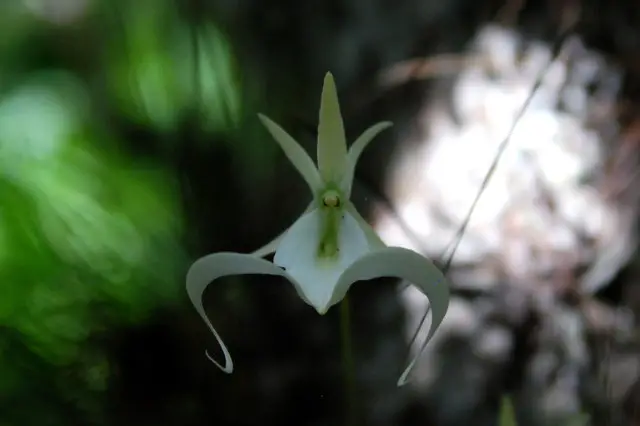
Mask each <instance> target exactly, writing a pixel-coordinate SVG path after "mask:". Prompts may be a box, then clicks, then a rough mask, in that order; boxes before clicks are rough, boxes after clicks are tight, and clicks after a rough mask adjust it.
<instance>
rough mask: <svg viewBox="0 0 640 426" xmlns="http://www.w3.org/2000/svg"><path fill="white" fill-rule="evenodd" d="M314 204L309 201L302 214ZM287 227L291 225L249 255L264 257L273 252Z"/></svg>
mask: <svg viewBox="0 0 640 426" xmlns="http://www.w3.org/2000/svg"><path fill="white" fill-rule="evenodd" d="M314 206H315V203H314V202H313V201H312V202H311V203H309V205H308V206H307V208H306V209H305V210H304V212H303V213H302V214H303V215H304V214H305V213H308V212H310V211H311V209H313V207H314ZM289 229H291V227H289V228H287V229H285V230H284V231H283V232H282V233H281V234H280V235H278V236H277V237H275V238H274V239H273V240H271V241H269V242H268V243H267V244H265V245H264V246H262V247H260V248H259V249H257V250H256V251H254V252H252V253H251V255H252V256H256V257H265V256H268V255H270V254H271V253H273V252H275V251H276V250H277V249H278V245H279V244H280V241H282V237H284V236H285V234H286V233H287V232H289Z"/></svg>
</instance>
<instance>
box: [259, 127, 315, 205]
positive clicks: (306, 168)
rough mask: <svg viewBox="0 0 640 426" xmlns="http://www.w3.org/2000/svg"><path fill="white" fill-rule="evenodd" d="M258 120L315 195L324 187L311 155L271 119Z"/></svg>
mask: <svg viewBox="0 0 640 426" xmlns="http://www.w3.org/2000/svg"><path fill="white" fill-rule="evenodd" d="M258 118H260V121H262V124H264V126H265V127H266V128H267V130H268V131H269V133H271V136H273V138H274V139H275V140H276V142H278V145H280V148H282V150H283V151H284V154H285V155H286V156H287V158H288V159H289V161H290V162H291V164H293V167H295V168H296V170H298V172H299V173H300V174H301V175H302V177H303V178H304V180H305V182H307V185H309V188H311V192H312V193H313V194H315V193H316V192H317V191H318V190H319V189H320V188H321V187H322V179H321V178H320V173H318V169H317V168H316V165H315V164H314V163H313V160H312V159H311V157H309V154H308V153H307V152H306V151H305V150H304V149H303V148H302V146H300V144H299V143H298V142H296V140H295V139H293V138H292V137H291V136H289V134H288V133H287V132H286V131H285V130H284V129H283V128H282V127H280V126H279V125H278V124H277V123H275V122H274V121H272V120H271V119H270V118H269V117H267V116H265V115H262V114H258Z"/></svg>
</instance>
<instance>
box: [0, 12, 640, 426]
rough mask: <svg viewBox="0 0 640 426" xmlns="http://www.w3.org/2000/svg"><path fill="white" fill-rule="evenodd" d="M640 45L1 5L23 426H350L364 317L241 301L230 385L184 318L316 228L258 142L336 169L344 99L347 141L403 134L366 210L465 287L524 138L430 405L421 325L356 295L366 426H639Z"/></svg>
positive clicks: (551, 29) (471, 24)
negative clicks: (209, 271)
mask: <svg viewBox="0 0 640 426" xmlns="http://www.w3.org/2000/svg"><path fill="white" fill-rule="evenodd" d="M639 28H640V4H638V3H636V2H633V1H623V0H616V1H611V2H607V1H604V0H556V1H552V0H485V1H476V0H450V1H447V2H439V1H435V0H395V1H388V0H366V1H365V0H349V1H345V0H324V1H320V0H308V1H306V2H298V1H289V0H261V1H255V0H242V1H231V0H136V1H127V0H110V1H100V0H3V1H1V2H0V274H1V280H0V425H1V426H30V425H38V426H48V425H51V426H58V425H65V426H73V425H123V426H124V425H136V426H140V425H180V426H185V425H194V426H196V425H247V426H249V425H283V424H292V425H339V424H345V419H347V418H348V417H349V416H347V411H348V410H349V408H348V404H347V401H349V398H348V395H346V393H345V388H344V386H343V369H342V365H341V362H342V361H341V360H342V355H341V346H340V331H339V330H340V328H339V327H340V317H339V309H335V308H334V309H332V310H331V311H330V312H329V313H328V314H327V315H325V316H319V315H318V314H317V313H316V312H315V311H314V310H313V309H312V308H311V307H309V306H307V305H305V304H304V302H302V301H301V300H300V299H299V298H298V297H297V295H296V294H295V291H294V289H293V288H292V286H290V285H289V284H287V283H284V282H283V281H282V280H278V279H275V278H268V277H267V278H265V277H235V278H229V279H223V280H220V281H216V283H215V285H212V286H210V288H209V289H208V291H207V292H206V293H205V297H204V300H205V307H206V309H207V311H208V314H209V317H210V318H211V321H212V323H213V324H214V325H215V326H216V327H217V329H218V331H219V332H220V333H221V335H222V337H223V338H224V340H225V342H226V343H227V345H228V346H229V349H230V351H231V354H232V356H233V357H234V361H235V367H236V370H235V372H234V374H232V375H226V374H224V373H222V372H221V371H219V370H218V369H217V368H215V366H214V365H212V364H211V363H210V362H209V361H208V360H207V359H206V357H205V354H204V351H205V349H207V350H209V351H210V352H211V353H213V354H214V356H218V357H219V356H220V353H219V351H218V349H217V348H216V346H215V340H214V339H213V336H211V334H210V333H209V331H208V330H207V328H206V326H205V324H204V323H203V322H202V321H201V319H200V318H199V317H198V315H197V313H196V312H195V310H194V309H193V307H192V306H191V304H190V303H189V301H188V299H187V297H186V291H185V274H186V271H187V269H188V267H189V265H190V263H191V262H193V261H194V260H195V259H196V258H198V257H200V256H203V255H205V254H208V253H211V252H214V251H221V250H225V251H240V252H249V251H252V250H254V249H256V248H258V247H260V246H262V245H263V244H265V243H266V242H267V241H269V240H271V239H272V238H273V237H274V236H275V235H277V234H279V233H280V232H281V231H282V230H283V229H284V228H285V227H286V226H288V225H289V224H290V223H292V221H293V220H294V219H295V218H296V217H297V216H298V215H299V214H300V213H301V212H302V211H303V209H304V208H305V206H306V205H307V203H308V200H309V194H308V193H307V188H306V186H305V184H304V182H303V181H302V179H301V178H299V177H298V175H297V173H296V172H295V170H294V169H293V168H292V167H291V166H290V165H289V164H288V162H287V161H286V159H285V158H284V155H282V153H281V151H280V149H279V148H278V146H277V144H276V143H275V142H274V141H273V140H272V139H271V138H270V136H269V135H268V134H267V133H266V132H265V130H264V129H263V128H261V127H260V125H259V124H258V123H259V122H258V120H257V117H256V114H257V113H258V112H262V113H265V114H267V115H268V116H270V117H271V118H273V119H274V120H275V121H277V122H278V123H280V124H281V125H282V126H283V127H284V128H285V129H287V130H288V131H289V132H290V133H291V134H292V136H294V137H295V138H296V139H297V140H299V141H300V143H302V144H303V145H304V146H305V147H306V148H307V149H309V150H310V152H312V153H313V155H315V153H314V152H313V150H314V147H315V127H316V123H317V117H316V115H317V110H318V104H319V96H320V91H321V85H322V78H323V76H324V74H325V73H326V72H327V71H331V72H332V73H333V74H334V76H335V78H336V81H337V84H338V89H339V92H340V100H341V104H342V108H343V115H344V117H345V122H346V127H347V129H346V130H347V135H348V138H349V140H353V139H354V138H355V137H356V136H357V135H359V134H360V133H361V132H362V131H363V130H364V129H365V128H367V127H368V126H370V125H372V124H373V123H375V122H376V121H380V120H391V121H393V122H394V123H395V126H394V127H393V129H392V130H391V131H387V132H385V133H384V134H382V135H381V136H380V137H379V139H377V140H376V142H375V143H373V144H372V145H371V148H370V149H369V150H368V151H367V152H365V154H364V156H363V159H362V162H361V164H360V167H359V169H358V171H357V183H356V188H355V195H354V197H355V202H356V204H357V205H358V207H359V208H360V209H361V211H362V213H363V215H364V216H365V217H367V218H368V220H370V221H371V223H372V225H373V226H374V227H375V228H376V230H377V231H378V232H379V233H380V235H381V236H382V238H383V239H384V240H385V242H387V243H388V244H391V245H400V246H404V247H410V248H412V249H414V250H417V251H420V252H421V253H423V254H425V255H428V256H429V257H431V258H432V259H434V261H436V262H439V263H440V264H442V265H444V264H445V263H446V261H447V258H448V254H450V252H451V243H452V242H455V241H456V233H457V232H458V230H459V229H460V226H461V225H462V223H463V222H464V219H465V216H466V214H467V213H468V210H469V208H470V207H471V205H472V203H473V201H474V198H475V197H476V195H477V194H478V192H479V191H480V190H481V189H482V188H483V178H484V176H485V174H486V173H487V171H488V170H489V168H490V166H491V163H492V162H493V161H494V160H495V158H496V156H497V155H498V154H499V153H500V149H501V144H502V143H503V142H504V141H505V137H506V136H507V135H509V134H510V135H511V138H510V139H509V140H508V143H507V145H506V149H505V150H504V152H502V155H501V156H500V157H499V162H498V166H497V168H496V169H495V172H494V173H493V175H492V177H491V179H490V180H489V181H488V183H487V184H486V185H484V193H483V195H482V198H481V199H480V202H479V203H478V204H477V206H476V207H475V209H474V213H473V215H472V217H471V220H470V222H469V224H468V226H467V228H466V229H465V231H464V234H463V237H462V239H461V240H460V244H459V247H458V250H457V251H456V253H455V255H454V256H453V258H452V262H451V268H450V270H449V271H448V273H449V276H450V279H451V283H452V292H453V296H452V300H451V305H450V309H449V313H448V315H447V318H446V319H445V322H444V324H443V325H442V327H441V329H440V330H439V332H438V333H437V336H436V338H435V339H434V341H433V342H432V344H430V345H429V347H428V350H427V351H426V354H425V356H424V357H423V358H421V361H420V362H419V364H418V366H417V368H416V371H415V379H414V380H413V381H412V382H411V383H410V384H409V385H407V386H405V387H403V388H397V387H396V380H397V377H398V376H399V374H400V373H401V372H402V370H403V368H404V367H405V365H406V362H407V359H408V357H409V356H410V355H411V353H415V349H411V347H412V345H411V343H412V336H413V334H414V330H415V329H416V327H417V325H418V324H419V323H420V320H421V317H422V315H423V314H424V312H425V309H426V306H427V305H426V302H425V301H424V299H423V297H422V296H421V295H420V294H418V293H417V292H416V291H414V290H412V289H411V287H408V286H407V285H406V284H405V283H398V282H394V281H392V280H383V279H380V280H375V281H371V282H367V283H360V284H358V285H356V286H354V287H353V288H352V290H351V291H350V303H351V308H352V330H351V340H352V345H353V348H354V356H355V369H354V375H355V378H356V387H357V394H356V398H355V400H354V401H355V405H354V406H352V409H353V411H354V412H355V413H356V414H357V417H356V422H355V423H354V424H362V425H365V424H366V425H380V426H382V425H433V426H440V425H442V426H457V425H469V424H473V425H487V426H489V425H496V424H497V422H498V411H499V406H500V400H501V397H502V395H504V394H510V395H511V397H512V399H513V402H514V406H515V412H516V416H517V419H518V424H519V425H521V426H527V425H576V426H577V425H588V424H590V425H598V426H599V425H640V381H639V377H640V328H639V321H640V318H639V315H640V284H638V283H639V280H640V257H639V252H638V247H637V242H638V241H637V239H638V230H637V224H638V200H639V197H638V196H639V195H640V186H638V180H637V171H638V170H639V169H638V165H639V164H640V163H639V162H638V160H639V158H638V152H639V147H638V144H639V143H640V110H639V109H638V107H639V104H640V98H639V97H638V96H640V62H638V58H639V57H640V56H639V53H640V31H639ZM531 95H532V97H531ZM529 98H530V99H529ZM528 99H529V100H528ZM525 104H526V108H524V113H522V110H523V106H524V105H525ZM447 250H449V251H447ZM421 337H424V332H420V333H418V342H417V344H414V345H413V347H417V346H419V343H420V338H421Z"/></svg>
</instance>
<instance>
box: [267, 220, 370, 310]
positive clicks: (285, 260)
mask: <svg viewBox="0 0 640 426" xmlns="http://www.w3.org/2000/svg"><path fill="white" fill-rule="evenodd" d="M322 214H323V212H322V211H320V210H318V209H315V210H312V211H311V212H309V213H307V214H305V215H303V216H302V217H300V219H298V220H297V221H296V222H295V223H294V224H293V226H291V228H290V230H289V232H288V233H287V235H285V236H284V238H283V239H282V240H281V241H280V245H279V246H278V250H277V251H276V254H275V256H274V258H273V262H274V263H275V264H277V265H279V266H282V267H283V268H285V269H286V270H287V272H288V273H289V274H290V275H291V277H292V278H293V280H292V282H293V281H295V282H296V283H298V284H297V285H299V288H298V294H301V296H302V295H304V297H303V300H305V301H306V302H307V303H308V304H310V305H311V306H313V307H314V308H315V309H316V310H317V311H318V312H319V313H320V314H324V313H326V312H327V310H328V309H329V308H330V307H331V306H332V305H333V304H335V303H336V302H337V300H335V298H334V296H333V293H334V289H335V287H336V284H337V283H338V279H339V278H340V274H342V273H343V272H344V271H345V269H347V268H348V267H349V265H351V264H352V263H353V262H355V261H356V260H357V259H359V258H360V257H362V256H363V255H364V254H366V253H367V252H369V246H368V244H367V239H366V236H365V234H364V232H363V231H362V229H361V228H360V226H359V225H358V222H357V221H356V220H355V219H354V218H353V217H352V216H351V214H349V213H348V212H344V215H343V217H342V218H341V219H339V220H340V224H339V228H338V236H337V245H338V248H339V251H338V253H337V254H336V257H335V258H331V259H323V258H320V257H319V256H318V248H319V245H320V239H321V237H322V229H321V225H322V219H323V218H322Z"/></svg>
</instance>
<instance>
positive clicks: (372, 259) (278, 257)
mask: <svg viewBox="0 0 640 426" xmlns="http://www.w3.org/2000/svg"><path fill="white" fill-rule="evenodd" d="M259 117H260V120H261V121H262V123H263V124H264V125H265V127H266V128H267V129H268V130H269V132H270V133H271V135H272V136H273V137H274V139H275V140H276V141H277V142H278V144H279V145H280V147H281V148H282V150H283V151H284V153H285V155H286V156H287V157H288V158H289V161H291V163H292V164H293V166H294V167H295V168H296V169H297V170H298V171H299V172H300V174H301V175H302V177H303V178H304V180H305V181H306V182H307V184H308V185H309V188H310V189H311V193H312V196H313V200H312V202H311V204H310V205H309V206H308V207H307V209H306V211H305V212H304V213H303V214H302V216H301V217H300V218H298V220H296V221H295V222H294V224H293V225H291V227H290V228H289V229H287V230H286V231H285V232H283V233H282V234H281V235H280V236H279V237H277V238H276V239H275V240H273V241H272V242H270V243H269V244H267V245H266V246H265V247H263V248H261V249H259V250H257V251H256V252H254V253H252V254H241V253H226V252H225V253H214V254H210V255H208V256H204V257H202V258H200V259H198V260H197V261H196V262H195V263H194V264H193V265H192V266H191V268H190V269H189V272H188V274H187V292H188V293H189V297H190V298H191V301H192V302H193V305H194V306H195V308H196V310H197V311H198V313H199V314H200V315H201V316H202V318H203V320H204V321H205V322H206V323H207V325H208V326H209V328H210V329H211V331H212V332H213V334H214V336H215V338H216V339H217V341H218V343H219V344H220V346H221V348H222V351H223V354H224V358H225V360H224V365H222V364H220V363H218V362H216V361H215V360H213V359H212V358H211V357H210V356H209V355H208V354H207V356H208V357H209V359H210V360H211V361H213V363H215V364H216V365H217V366H218V367H219V368H220V369H222V370H223V371H225V372H226V373H231V372H232V371H233V361H232V360H231V356H230V355H229V351H228V350H227V348H226V346H225V344H224V343H223V342H222V339H221V338H220V336H219V335H218V333H217V332H216V330H215V328H214V327H213V326H212V324H211V322H210V321H209V319H208V318H207V316H206V314H205V311H204V307H203V305H202V294H203V292H204V289H205V288H206V287H207V285H209V284H210V283H211V282H212V281H213V280H215V279H217V278H220V277H225V276H229V275H244V274H264V275H280V276H282V277H285V278H286V279H288V280H289V281H290V282H291V283H292V284H293V285H294V287H295V289H296V291H297V292H298V295H299V296H300V298H302V300H304V301H305V302H306V303H308V304H309V305H311V306H313V307H314V308H315V309H316V310H317V311H318V313H320V314H324V313H326V312H327V310H328V309H329V308H330V307H331V306H333V305H335V304H336V303H338V302H340V301H341V300H342V299H343V298H344V296H345V294H346V292H347V290H348V289H349V287H350V286H351V285H352V284H353V283H354V282H356V281H361V280H370V279H373V278H380V277H396V278H400V279H404V280H407V281H409V282H411V283H413V284H414V285H415V286H416V287H417V288H418V289H420V291H422V292H423V293H424V294H425V295H426V296H427V297H428V298H429V301H430V303H431V310H432V321H431V327H430V330H429V334H428V337H427V341H428V340H429V339H430V338H431V336H432V335H433V333H434V332H435V330H436V329H437V328H438V326H439V325H440V323H441V322H442V320H443V318H444V316H445V313H446V311H447V308H448V306H449V289H448V285H447V284H446V282H445V278H444V276H443V274H442V273H441V272H440V271H439V270H438V268H436V267H435V266H434V265H433V263H431V262H430V261H429V260H428V259H426V258H424V257H422V256H421V255H419V254H418V253H416V252H414V251H411V250H407V249H404V248H400V247H386V246H385V244H384V243H383V242H382V241H381V240H380V238H379V237H378V236H377V234H376V233H375V231H374V230H373V229H372V228H371V227H370V226H369V224H367V223H366V221H365V220H364V219H363V218H362V216H360V214H359V213H358V211H357V210H356V208H355V207H354V205H353V204H352V203H351V201H350V200H349V198H350V195H351V186H352V183H353V177H354V172H355V168H356V164H357V161H358V158H359V157H360V154H361V153H362V151H363V150H364V148H365V147H366V146H367V145H368V144H369V142H371V140H372V139H373V138H374V137H375V136H376V135H377V134H378V133H380V132H381V131H382V130H384V129H386V128H387V127H389V126H391V123H389V122H383V123H378V124H376V125H374V126H372V127H370V128H369V129H368V130H366V131H365V132H364V133H363V134H362V135H361V136H360V137H359V138H358V139H357V140H356V141H355V142H354V143H353V144H352V145H351V148H350V149H349V150H348V151H347V144H346V140H345V133H344V128H343V123H342V117H341V115H340V106H339V104H338V94H337V91H336V87H335V83H334V81H333V77H332V75H331V74H330V73H327V75H326V77H325V79H324V87H323V90H322V99H321V103H320V119H319V126H318V167H317V168H316V165H315V164H314V163H313V160H312V159H311V158H310V157H309V155H308V154H307V152H306V151H305V150H304V149H303V148H302V147H301V146H300V145H299V144H298V143H297V142H296V141H295V140H294V139H293V138H292V137H291V136H289V135H288V134H287V133H286V132H285V131H284V130H283V129H282V128H281V127H280V126H278V125H277V124H276V123H274V122H273V121H271V120H270V119H269V118H267V117H265V116H263V115H260V116H259ZM273 252H275V256H274V258H273V263H272V262H269V261H267V260H265V259H262V257H263V256H266V255H268V254H271V253H273ZM419 355H420V353H418V356H416V357H415V358H414V359H413V360H412V361H411V363H410V364H409V366H408V367H407V368H406V370H405V371H404V373H403V374H402V375H401V377H400V379H399V380H398V385H402V384H404V383H405V382H406V378H407V375H408V374H409V372H410V371H411V369H412V368H413V365H414V364H415V362H416V360H417V358H418V357H419Z"/></svg>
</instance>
